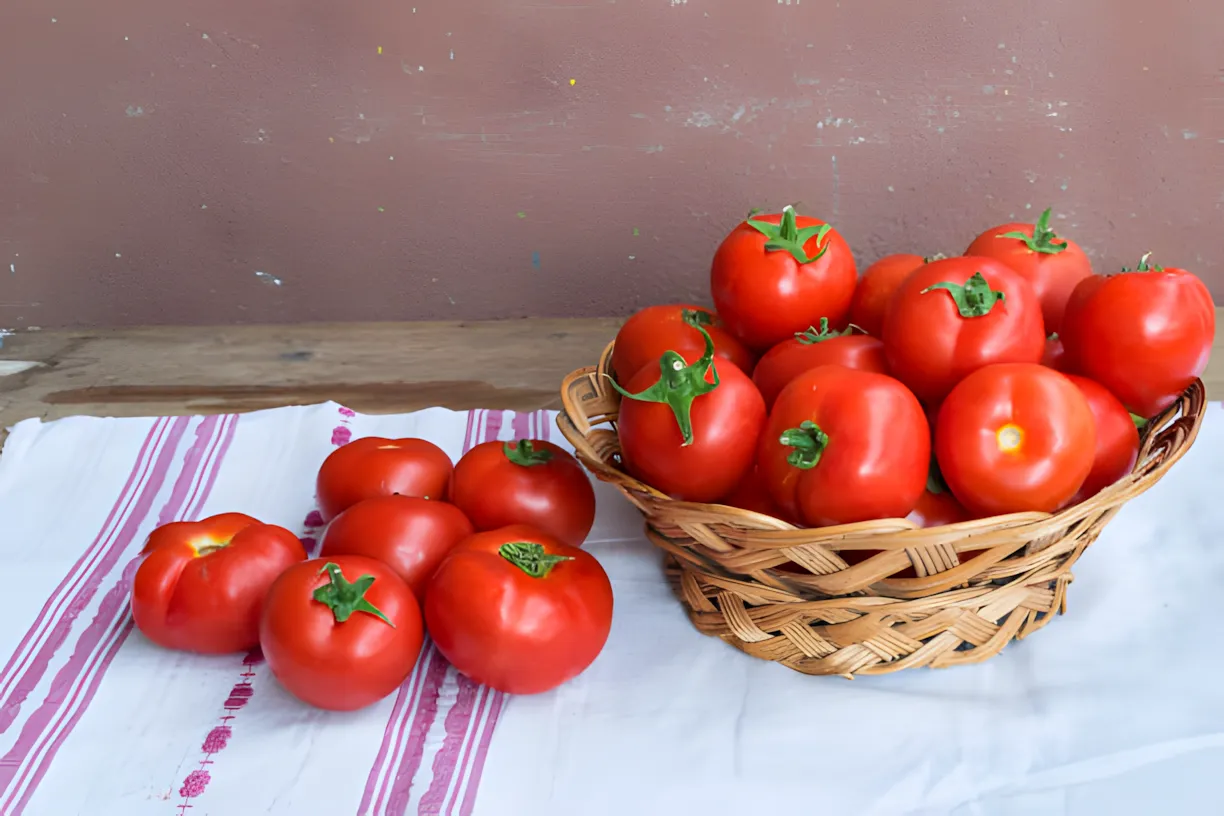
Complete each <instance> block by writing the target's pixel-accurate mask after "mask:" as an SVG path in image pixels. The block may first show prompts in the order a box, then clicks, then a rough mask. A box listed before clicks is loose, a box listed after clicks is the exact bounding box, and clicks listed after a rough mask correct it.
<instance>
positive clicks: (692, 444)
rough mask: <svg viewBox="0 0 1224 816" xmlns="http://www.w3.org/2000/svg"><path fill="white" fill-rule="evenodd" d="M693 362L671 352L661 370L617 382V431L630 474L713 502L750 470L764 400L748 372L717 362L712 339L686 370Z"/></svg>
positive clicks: (664, 489) (674, 492) (683, 496)
mask: <svg viewBox="0 0 1224 816" xmlns="http://www.w3.org/2000/svg"><path fill="white" fill-rule="evenodd" d="M703 331H704V330H703ZM693 356H694V355H691V354H690V355H689V357H688V358H685V357H684V356H682V355H680V354H679V353H677V352H675V351H666V352H664V353H663V357H662V360H661V361H660V363H661V366H660V369H659V370H651V369H649V368H644V369H642V370H641V371H639V372H638V373H637V374H636V375H635V376H634V377H633V379H631V380H630V381H629V382H628V383H627V384H626V387H624V388H622V387H621V386H620V385H618V384H617V383H616V382H615V381H613V383H612V385H613V387H614V388H616V390H617V391H619V392H620V393H621V396H622V399H621V403H620V416H619V417H618V419H617V431H618V433H619V436H620V444H621V459H622V460H623V461H624V465H625V470H627V471H628V472H629V473H631V474H632V475H634V476H635V477H637V478H638V479H640V480H642V481H643V482H645V483H646V484H648V485H650V486H651V487H653V488H655V489H656V490H659V491H662V492H663V493H666V494H668V495H670V496H672V497H673V498H677V499H682V500H685V501H693V502H712V501H718V500H719V499H721V498H722V497H723V496H725V495H727V494H728V493H730V492H731V490H732V488H734V487H735V486H736V485H737V484H739V481H740V479H742V478H743V477H744V474H746V473H747V472H748V471H749V470H750V469H751V468H752V462H753V458H754V456H755V454H756V444H757V437H758V436H759V435H760V433H761V427H762V426H763V425H764V424H765V401H764V400H763V399H761V392H759V391H757V388H756V386H755V385H753V383H752V380H750V379H748V375H747V374H745V373H744V372H742V371H740V370H739V369H738V368H736V367H735V366H734V365H732V364H731V363H727V362H721V363H717V364H716V363H715V362H714V344H713V342H711V341H710V340H709V338H708V337H707V339H706V352H705V354H704V355H702V356H701V357H699V358H697V359H696V360H694V361H693V362H692V364H690V365H686V363H687V362H688V360H689V359H692V357H693ZM660 375H662V376H660Z"/></svg>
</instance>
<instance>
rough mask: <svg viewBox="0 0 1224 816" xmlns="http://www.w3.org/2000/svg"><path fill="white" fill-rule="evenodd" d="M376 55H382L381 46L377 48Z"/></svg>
mask: <svg viewBox="0 0 1224 816" xmlns="http://www.w3.org/2000/svg"><path fill="white" fill-rule="evenodd" d="M378 53H379V55H381V54H382V46H381V45H380V46H378Z"/></svg>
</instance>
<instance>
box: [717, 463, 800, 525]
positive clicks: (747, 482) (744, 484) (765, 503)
mask: <svg viewBox="0 0 1224 816" xmlns="http://www.w3.org/2000/svg"><path fill="white" fill-rule="evenodd" d="M719 504H725V505H726V506H728V507H738V508H739V509H741V510H751V511H752V512H754V513H762V514H764V515H766V516H772V517H773V518H776V519H781V518H782V511H781V510H779V509H778V504H777V502H775V501H774V500H773V496H771V495H769V489H768V488H767V487H766V486H765V482H764V480H762V479H761V474H760V473H759V472H758V471H757V469H756V468H753V469H752V470H750V471H748V473H747V475H745V476H744V478H743V479H740V483H739V484H738V485H736V486H735V489H734V490H732V491H731V492H730V493H728V494H727V495H726V496H724V497H723V498H722V501H720V502H719ZM783 521H785V519H783Z"/></svg>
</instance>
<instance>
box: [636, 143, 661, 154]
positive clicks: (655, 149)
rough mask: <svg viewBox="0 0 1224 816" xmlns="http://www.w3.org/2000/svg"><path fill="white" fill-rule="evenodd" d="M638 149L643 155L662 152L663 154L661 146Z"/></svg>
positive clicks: (647, 146)
mask: <svg viewBox="0 0 1224 816" xmlns="http://www.w3.org/2000/svg"><path fill="white" fill-rule="evenodd" d="M639 149H640V150H641V151H642V152H643V153H662V152H663V145H646V146H645V147H642V148H639Z"/></svg>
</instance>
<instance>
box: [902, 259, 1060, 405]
mask: <svg viewBox="0 0 1224 816" xmlns="http://www.w3.org/2000/svg"><path fill="white" fill-rule="evenodd" d="M978 273H980V275H981V277H982V278H985V280H986V283H988V284H989V285H990V289H991V291H994V292H1001V293H1003V295H1004V299H1003V300H1000V301H997V302H996V303H994V305H993V306H992V307H991V309H990V311H989V313H987V314H985V315H981V316H978V317H964V316H962V314H961V312H960V311H959V310H958V308H957V305H956V302H955V300H954V299H953V296H952V294H951V293H950V292H948V291H944V290H943V289H929V287H932V286H935V285H936V284H942V283H949V284H955V285H957V286H963V285H965V284H966V282H968V281H969V280H970V279H971V278H973V277H974V275H975V274H978ZM924 290H926V291H925V293H924ZM883 340H884V354H885V356H886V357H887V359H888V367H889V369H890V371H891V372H892V375H893V376H894V377H896V378H897V379H899V380H901V382H903V383H905V384H906V385H908V386H909V387H910V389H911V390H913V392H914V393H915V394H916V395H918V398H919V399H920V400H922V401H923V403H925V404H927V405H934V404H936V403H938V402H939V401H940V400H942V399H943V398H944V396H946V395H947V394H948V392H949V391H951V390H952V388H953V387H954V386H955V385H956V384H957V383H958V382H960V381H961V380H962V379H964V377H965V376H966V375H968V374H970V373H971V372H973V371H976V370H977V369H979V368H981V367H982V366H985V365H990V364H991V363H1036V362H1037V361H1038V360H1040V359H1041V355H1042V354H1043V353H1044V351H1045V340H1046V335H1045V331H1044V329H1043V324H1042V318H1041V304H1040V302H1039V301H1038V300H1037V295H1036V293H1035V292H1034V291H1033V288H1032V287H1031V286H1029V284H1028V283H1027V282H1026V281H1025V280H1024V279H1023V278H1021V277H1020V276H1019V275H1018V274H1016V273H1015V272H1013V271H1012V270H1011V269H1010V268H1009V267H1008V266H1006V265H1005V264H1003V263H1001V262H999V261H996V260H992V259H990V258H968V257H961V258H947V259H944V260H941V261H932V262H931V263H929V264H927V265H926V266H924V267H922V268H921V269H919V270H918V271H916V272H914V273H913V274H912V275H910V276H909V277H907V278H906V279H905V281H903V282H902V284H901V286H900V287H899V288H898V289H897V293H896V295H895V297H894V298H893V301H892V304H891V306H890V307H889V310H888V314H887V315H886V316H885V318H884V336H883Z"/></svg>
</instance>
